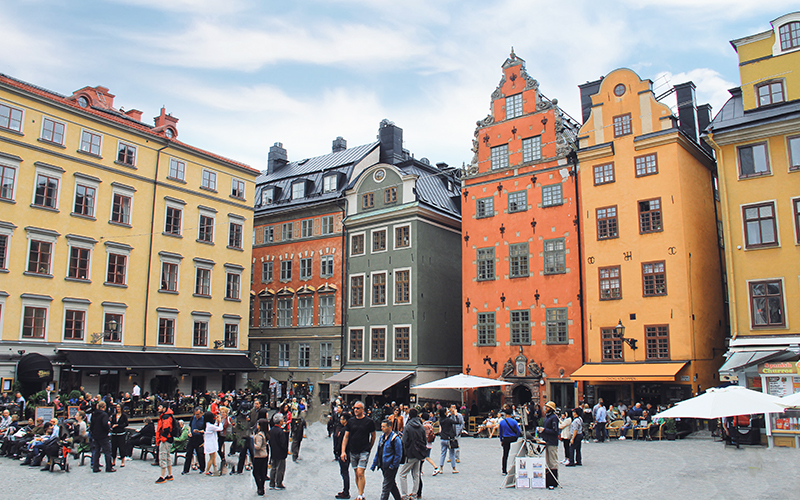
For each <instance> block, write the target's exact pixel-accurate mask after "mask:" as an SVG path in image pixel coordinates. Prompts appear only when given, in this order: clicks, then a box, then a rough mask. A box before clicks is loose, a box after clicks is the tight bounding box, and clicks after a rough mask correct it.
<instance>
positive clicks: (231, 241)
mask: <svg viewBox="0 0 800 500" xmlns="http://www.w3.org/2000/svg"><path fill="white" fill-rule="evenodd" d="M242 231H243V229H242V224H241V223H239V222H231V223H230V224H229V226H228V246H229V247H230V248H238V249H241V248H242Z"/></svg>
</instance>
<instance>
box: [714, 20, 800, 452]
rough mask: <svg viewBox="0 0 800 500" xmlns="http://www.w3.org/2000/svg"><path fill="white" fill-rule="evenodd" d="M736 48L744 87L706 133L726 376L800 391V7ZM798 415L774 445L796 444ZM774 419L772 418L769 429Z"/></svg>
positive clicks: (735, 92)
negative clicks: (715, 197)
mask: <svg viewBox="0 0 800 500" xmlns="http://www.w3.org/2000/svg"><path fill="white" fill-rule="evenodd" d="M731 45H733V47H734V49H735V50H736V52H737V53H738V55H739V72H740V77H741V86H740V87H739V88H735V89H732V90H731V91H730V92H731V98H730V99H729V100H728V102H727V103H726V104H725V106H723V108H722V109H721V110H720V112H719V113H718V114H717V116H716V117H715V118H714V121H713V122H712V123H711V126H710V127H709V128H708V130H707V133H706V135H705V140H706V142H707V143H708V144H710V145H711V146H713V148H714V152H715V153H716V157H717V165H718V168H719V184H720V196H721V205H722V210H721V215H722V220H723V223H724V232H725V259H726V261H727V285H728V297H729V302H730V324H731V340H730V348H729V351H728V353H727V356H728V359H727V361H726V362H725V365H724V366H723V367H722V368H721V369H720V373H721V374H722V375H723V376H725V377H730V378H731V379H733V380H737V381H738V383H739V384H740V385H747V386H748V387H750V388H754V389H757V390H764V391H765V392H770V393H773V394H776V395H783V394H786V393H789V394H791V393H792V392H800V367H799V366H798V359H800V356H798V355H799V354H800V347H798V345H800V74H798V72H797V70H798V68H800V12H794V13H791V14H786V15H784V16H781V17H779V18H778V19H775V20H774V21H772V29H770V30H767V31H764V32H762V33H757V34H755V35H751V36H748V37H745V38H741V39H738V40H733V41H732V42H731ZM776 370H777V371H776ZM792 417H800V413H797V414H795V415H792ZM779 418H784V417H782V416H780V417H779ZM786 418H789V417H786ZM796 421H797V418H795V425H792V426H791V428H789V429H788V431H789V432H788V434H789V435H790V437H789V438H787V437H786V436H783V437H782V438H776V439H775V444H790V445H794V446H800V441H798V435H800V432H798V431H800V427H799V426H798V425H796ZM777 424H778V422H776V420H775V417H774V416H773V419H772V421H771V422H770V423H769V424H768V426H767V431H768V433H770V432H771V431H772V430H773V429H772V427H783V425H782V424H783V422H780V425H777ZM781 431H782V429H779V431H778V432H779V433H780V432H781ZM783 434H787V433H785V432H783Z"/></svg>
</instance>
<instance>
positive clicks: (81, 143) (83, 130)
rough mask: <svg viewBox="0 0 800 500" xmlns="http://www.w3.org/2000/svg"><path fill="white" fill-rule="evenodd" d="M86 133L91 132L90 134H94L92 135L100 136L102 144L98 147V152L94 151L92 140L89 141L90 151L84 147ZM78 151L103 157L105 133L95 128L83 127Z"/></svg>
mask: <svg viewBox="0 0 800 500" xmlns="http://www.w3.org/2000/svg"><path fill="white" fill-rule="evenodd" d="M84 134H89V135H92V136H97V137H100V146H99V147H98V150H97V153H94V152H92V141H89V151H86V150H85V149H83V136H84ZM78 151H80V152H81V153H86V154H88V155H92V156H97V157H100V158H102V156H103V134H101V133H100V132H96V131H94V130H90V129H88V128H82V129H81V136H80V142H78Z"/></svg>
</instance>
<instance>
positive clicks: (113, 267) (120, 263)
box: [106, 253, 128, 285]
mask: <svg viewBox="0 0 800 500" xmlns="http://www.w3.org/2000/svg"><path fill="white" fill-rule="evenodd" d="M127 262H128V257H127V256H125V255H120V254H115V253H110V254H108V273H107V274H106V283H111V284H114V285H124V284H125V267H126V264H127Z"/></svg>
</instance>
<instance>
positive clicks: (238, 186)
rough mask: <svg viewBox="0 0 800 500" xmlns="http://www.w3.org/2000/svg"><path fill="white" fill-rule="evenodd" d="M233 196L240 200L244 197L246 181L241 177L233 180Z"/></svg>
mask: <svg viewBox="0 0 800 500" xmlns="http://www.w3.org/2000/svg"><path fill="white" fill-rule="evenodd" d="M231 196H233V197H234V198H239V199H240V200H243V199H244V181H242V180H239V179H233V180H231Z"/></svg>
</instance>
